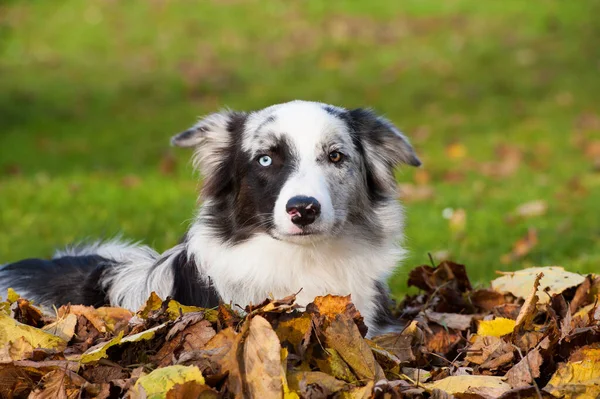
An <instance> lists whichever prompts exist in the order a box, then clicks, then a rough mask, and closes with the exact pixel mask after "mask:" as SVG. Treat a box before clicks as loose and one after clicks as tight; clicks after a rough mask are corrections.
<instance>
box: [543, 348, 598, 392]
mask: <svg viewBox="0 0 600 399" xmlns="http://www.w3.org/2000/svg"><path fill="white" fill-rule="evenodd" d="M544 391H546V392H548V393H550V394H551V395H553V396H555V397H560V398H564V399H574V398H577V399H596V398H598V397H600V349H597V348H593V349H592V348H582V349H581V350H580V351H578V352H576V353H574V354H573V355H571V358H570V361H569V362H568V363H560V364H559V366H558V369H557V370H556V372H555V373H554V375H553V376H552V378H551V379H550V381H549V382H548V384H547V385H546V387H545V388H544Z"/></svg>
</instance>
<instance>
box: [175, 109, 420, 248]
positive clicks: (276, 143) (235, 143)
mask: <svg viewBox="0 0 600 399" xmlns="http://www.w3.org/2000/svg"><path fill="white" fill-rule="evenodd" d="M172 142H173V144H175V145H178V146H183V147H190V146H193V147H196V157H195V161H196V164H197V166H198V167H199V168H200V170H201V171H202V173H203V174H204V176H205V185H204V191H203V192H204V197H205V200H206V203H205V204H206V205H205V206H208V207H210V208H211V209H209V212H208V215H209V217H208V219H209V220H208V221H207V222H209V223H211V225H212V227H214V228H216V229H217V231H218V232H219V233H220V235H221V236H222V238H223V239H224V240H227V241H232V242H236V241H240V240H244V239H247V238H249V237H250V236H252V235H254V234H261V233H263V234H264V233H266V234H269V235H270V236H271V237H273V238H275V239H279V240H286V241H291V242H295V243H298V244H303V243H314V242H315V240H323V239H326V238H327V237H332V236H339V235H340V234H356V233H357V230H359V229H358V227H360V230H361V231H364V229H365V228H368V229H370V230H373V233H374V234H375V235H376V232H375V231H376V230H377V228H378V226H376V225H374V224H377V220H376V219H377V218H376V217H374V216H373V215H374V213H375V212H376V211H377V207H378V206H380V205H381V203H382V202H385V201H389V200H393V199H394V197H395V180H394V176H393V168H394V167H395V166H396V165H397V164H399V163H407V164H410V165H415V166H418V165H419V164H420V161H419V160H418V158H417V157H416V155H415V154H414V151H413V149H412V147H411V146H410V144H409V143H408V140H407V139H406V138H405V137H404V136H403V135H401V134H400V132H399V131H398V130H397V129H396V128H395V127H394V126H393V125H391V124H390V123H389V122H387V121H386V120H384V119H382V118H380V117H377V116H376V115H374V114H373V113H371V112H370V111H366V110H363V109H356V110H351V111H349V110H345V109H343V108H338V107H333V106H330V105H326V104H321V103H314V102H304V101H294V102H290V103H285V104H279V105H274V106H272V107H268V108H266V109H263V110H261V111H257V112H252V113H248V114H247V113H237V112H231V111H226V112H222V113H218V114H213V115H210V116H208V117H207V118H205V119H203V120H201V121H200V122H199V123H198V124H196V125H195V126H194V127H193V128H192V129H189V130H187V131H185V132H183V133H180V134H178V135H177V136H175V137H174V138H173V140H172Z"/></svg>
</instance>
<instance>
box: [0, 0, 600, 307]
mask: <svg viewBox="0 0 600 399" xmlns="http://www.w3.org/2000/svg"><path fill="white" fill-rule="evenodd" d="M598 15H600V2H599V1H591V0H590V1H561V0H557V1H551V0H540V1H537V2H535V3H532V2H526V1H521V0H505V1H494V2H492V1H480V0H461V1H458V0H446V1H444V2H440V1H428V0H427V1H425V0H405V1H402V2H399V1H379V0H373V1H352V0H332V1H327V2H316V1H315V2H309V1H235V0H222V1H202V2H194V1H183V0H182V1H160V0H148V1H143V2H142V1H139V2H118V1H98V0H93V1H85V2H84V1H72V0H64V1H60V2H53V1H33V0H32V1H17V0H12V1H4V2H3V3H1V4H0V263H1V262H8V261H14V260H17V259H20V258H24V257H32V256H49V255H51V253H52V250H53V248H55V247H57V246H61V245H65V244H68V243H71V242H73V241H77V240H80V239H82V238H86V237H89V238H97V237H111V236H113V235H114V234H116V233H118V232H122V233H123V236H125V237H128V238H132V239H134V240H143V241H144V242H146V243H148V244H150V245H152V246H154V247H156V248H157V249H158V250H165V249H167V248H169V247H170V246H172V245H174V244H175V243H176V242H177V240H178V239H179V237H180V236H181V235H182V234H183V233H184V231H185V230H186V227H187V225H188V223H189V221H190V219H191V217H192V215H193V210H194V208H195V206H196V191H197V186H198V181H197V178H196V177H194V175H193V171H192V169H191V167H190V163H189V156H190V152H188V151H185V150H175V149H173V148H170V147H169V144H168V143H169V138H170V136H171V135H172V134H173V133H176V132H178V131H180V130H182V129H185V128H187V127H188V126H190V125H191V124H192V123H193V122H194V121H195V119H196V117H197V116H199V115H203V114H206V113H210V112H213V111H215V110H218V109H219V108H221V107H224V106H228V107H231V108H234V109H240V110H252V109H258V108H261V107H264V106H267V105H270V104H273V103H278V102H284V101H288V100H291V99H306V100H318V101H323V102H327V103H332V104H336V105H342V106H345V107H357V106H371V107H373V108H375V109H376V110H377V111H379V112H380V113H382V114H385V115H386V116H387V117H388V118H390V119H392V120H393V121H394V122H395V123H396V124H397V125H398V126H399V127H400V128H401V129H402V130H403V131H404V132H405V133H406V134H407V135H408V136H409V137H411V139H412V141H413V143H414V145H415V147H416V148H417V151H418V153H419V154H420V156H421V158H422V160H423V161H424V167H423V168H421V169H418V170H412V169H410V170H409V169H408V168H406V169H402V170H399V171H398V180H399V182H401V183H402V196H403V197H404V201H405V203H406V206H407V214H408V226H407V229H406V235H407V241H406V245H407V247H408V248H409V249H410V251H411V256H410V258H409V259H407V261H406V262H405V266H404V268H402V269H400V270H399V271H398V273H397V275H396V276H394V277H393V279H392V287H393V290H394V293H395V294H397V295H398V294H401V293H402V292H404V289H405V283H404V281H405V280H406V275H407V272H408V270H410V267H412V266H416V265H418V264H423V263H429V257H428V253H431V255H432V256H433V257H434V258H435V259H436V260H437V259H442V258H448V257H450V258H451V259H454V260H456V261H458V262H461V263H464V264H466V265H467V267H468V270H469V272H470V275H471V278H472V280H474V281H475V282H480V283H484V282H486V281H488V280H489V279H491V278H493V277H494V275H495V273H494V271H495V270H512V269H516V268H520V267H523V266H526V265H562V266H564V267H565V268H567V269H569V270H579V271H593V270H595V271H598V269H599V266H600V160H599V159H600V45H599V44H600V41H599V39H600V19H599V18H598ZM519 207H521V208H519Z"/></svg>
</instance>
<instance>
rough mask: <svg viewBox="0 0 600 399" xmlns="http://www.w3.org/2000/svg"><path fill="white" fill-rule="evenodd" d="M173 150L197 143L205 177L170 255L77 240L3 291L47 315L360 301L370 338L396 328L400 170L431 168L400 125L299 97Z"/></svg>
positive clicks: (9, 272) (196, 132)
mask: <svg viewBox="0 0 600 399" xmlns="http://www.w3.org/2000/svg"><path fill="white" fill-rule="evenodd" d="M171 143H172V145H174V146H177V147H191V148H194V156H193V165H194V167H195V168H197V169H199V170H200V171H201V173H202V174H203V176H204V181H203V188H202V190H201V199H202V200H203V203H202V205H201V207H200V209H199V211H198V213H197V215H196V217H195V219H194V221H193V223H192V224H191V227H190V228H189V230H188V231H187V233H186V234H185V236H184V238H183V239H182V241H181V242H180V243H179V244H178V245H176V246H175V247H173V248H171V249H169V250H168V251H166V252H164V253H163V254H159V253H157V252H156V251H154V250H153V249H151V248H149V247H147V246H144V245H140V244H139V243H131V242H126V241H121V240H118V239H115V240H110V241H104V242H97V243H93V244H89V245H76V246H74V247H70V248H67V249H65V250H61V251H58V252H57V253H56V254H55V255H54V257H53V258H52V259H50V260H42V259H27V260H22V261H20V262H16V263H12V264H8V265H5V266H3V267H2V268H1V269H0V289H2V290H3V292H6V291H5V290H6V289H7V288H8V287H12V288H13V289H15V290H16V291H17V292H19V293H20V294H21V295H23V296H25V297H28V298H30V299H32V300H34V301H35V302H36V303H38V304H40V305H41V306H44V307H46V308H48V307H51V306H53V305H54V306H60V305H63V304H67V303H72V304H84V305H93V306H101V305H106V304H110V305H112V306H120V307H124V308H127V309H130V310H132V311H135V310H137V309H139V308H140V307H141V306H142V305H143V304H144V303H145V301H146V299H147V298H148V296H149V295H150V293H151V292H152V291H154V292H156V293H157V294H158V295H159V296H160V297H162V298H165V297H167V296H169V297H171V298H173V299H175V300H177V301H179V302H181V303H182V304H186V305H196V306H201V307H215V306H217V305H218V304H219V303H221V302H223V303H229V304H233V305H236V304H237V305H240V306H242V307H243V306H246V305H248V304H258V303H260V302H262V301H263V300H264V299H265V298H267V297H275V298H281V297H285V296H288V295H290V294H292V293H298V294H297V302H298V304H299V305H301V306H305V305H307V304H308V303H310V302H312V301H313V299H314V298H315V297H316V296H320V295H326V294H335V295H348V294H350V295H351V299H352V301H353V303H354V304H355V306H356V307H357V309H358V310H359V311H360V313H361V314H362V316H363V317H364V319H365V324H366V325H367V327H368V331H369V334H368V335H369V336H373V335H377V334H381V333H385V332H389V331H393V330H394V329H396V328H397V322H396V321H395V320H394V318H393V317H392V315H391V312H390V309H389V301H390V300H389V296H388V287H387V283H386V281H387V278H388V277H389V276H390V274H391V273H392V272H393V271H394V269H395V268H396V266H397V265H398V263H399V262H400V261H401V260H402V259H403V257H404V254H405V250H404V249H403V247H402V239H403V223H404V215H403V208H402V206H401V205H400V203H399V202H398V201H397V199H396V197H397V187H396V180H395V177H394V169H395V168H396V167H397V166H398V165H400V164H406V165H411V166H419V165H420V164H421V161H420V160H419V158H418V157H417V155H416V154H415V151H414V149H413V147H412V146H411V144H410V142H409V140H408V139H407V138H406V137H405V136H404V135H403V134H402V133H401V132H400V131H399V130H398V129H397V128H396V127H395V126H394V125H393V124H392V123H391V122H389V121H388V120H386V119H384V118H383V117H381V116H378V115H376V114H375V113H374V112H373V111H371V110H369V109H362V108H358V109H352V110H349V109H345V108H341V107H337V106H332V105H327V104H323V103H318V102H309V101H291V102H287V103H283V104H278V105H273V106H270V107H267V108H265V109H262V110H259V111H254V112H237V111H232V110H223V111H221V112H218V113H214V114H212V115H209V116H207V117H205V118H203V119H201V120H200V121H199V122H198V123H196V124H195V125H194V126H193V127H192V128H191V129H188V130H185V131H183V132H182V133H179V134H177V135H175V136H174V137H173V138H172V139H171Z"/></svg>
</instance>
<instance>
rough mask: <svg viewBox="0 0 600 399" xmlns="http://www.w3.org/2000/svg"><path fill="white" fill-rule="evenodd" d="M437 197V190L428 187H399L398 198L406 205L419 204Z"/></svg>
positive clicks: (406, 184) (408, 185)
mask: <svg viewBox="0 0 600 399" xmlns="http://www.w3.org/2000/svg"><path fill="white" fill-rule="evenodd" d="M434 196H435V189H434V188H433V187H431V186H427V185H418V186H417V185H414V184H410V183H403V184H399V185H398V198H399V199H400V200H402V201H403V202H405V203H411V202H419V201H425V200H428V199H431V198H433V197H434Z"/></svg>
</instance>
